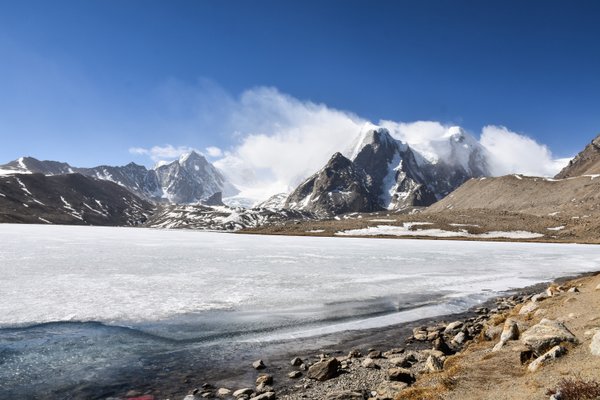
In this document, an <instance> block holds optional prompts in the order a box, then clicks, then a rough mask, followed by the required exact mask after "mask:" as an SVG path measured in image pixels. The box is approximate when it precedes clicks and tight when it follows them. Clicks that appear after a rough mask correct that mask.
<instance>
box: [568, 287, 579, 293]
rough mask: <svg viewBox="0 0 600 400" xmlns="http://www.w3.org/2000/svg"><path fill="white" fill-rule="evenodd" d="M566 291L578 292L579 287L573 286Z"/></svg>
mask: <svg viewBox="0 0 600 400" xmlns="http://www.w3.org/2000/svg"><path fill="white" fill-rule="evenodd" d="M567 292H568V293H579V289H577V288H576V287H575V286H573V287H572V288H571V289H569V290H567Z"/></svg>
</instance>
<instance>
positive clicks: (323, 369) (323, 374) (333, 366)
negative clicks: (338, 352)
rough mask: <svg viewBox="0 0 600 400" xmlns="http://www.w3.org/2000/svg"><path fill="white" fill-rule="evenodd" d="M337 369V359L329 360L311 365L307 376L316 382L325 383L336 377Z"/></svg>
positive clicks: (338, 366)
mask: <svg viewBox="0 0 600 400" xmlns="http://www.w3.org/2000/svg"><path fill="white" fill-rule="evenodd" d="M339 368H340V362H339V361H338V360H337V358H330V359H326V360H323V361H319V362H318V363H316V364H313V365H311V366H310V368H308V374H307V376H308V377H309V378H310V379H314V380H317V381H326V380H328V379H331V378H335V377H336V376H338V371H339Z"/></svg>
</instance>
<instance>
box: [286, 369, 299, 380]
mask: <svg viewBox="0 0 600 400" xmlns="http://www.w3.org/2000/svg"><path fill="white" fill-rule="evenodd" d="M301 376H302V372H300V371H292V372H290V373H289V374H288V378H290V379H298V378H300V377H301Z"/></svg>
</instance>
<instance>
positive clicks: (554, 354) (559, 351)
mask: <svg viewBox="0 0 600 400" xmlns="http://www.w3.org/2000/svg"><path fill="white" fill-rule="evenodd" d="M566 353H567V349H566V348H564V347H562V346H554V347H553V348H552V349H550V350H549V351H547V352H546V353H544V354H543V355H541V356H539V357H538V358H536V359H535V360H534V361H533V362H532V363H531V364H529V366H528V367H527V370H528V371H529V372H535V371H537V370H538V369H539V368H540V367H541V366H542V365H544V364H546V363H547V362H548V361H551V360H555V359H557V358H559V357H562V356H563V355H564V354H566Z"/></svg>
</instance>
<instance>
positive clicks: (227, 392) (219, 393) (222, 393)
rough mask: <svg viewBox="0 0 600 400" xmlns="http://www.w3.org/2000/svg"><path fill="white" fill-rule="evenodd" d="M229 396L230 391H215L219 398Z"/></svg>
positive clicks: (223, 389)
mask: <svg viewBox="0 0 600 400" xmlns="http://www.w3.org/2000/svg"><path fill="white" fill-rule="evenodd" d="M230 394H231V390H229V389H227V388H220V389H219V390H217V396H219V397H225V396H229V395H230Z"/></svg>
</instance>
